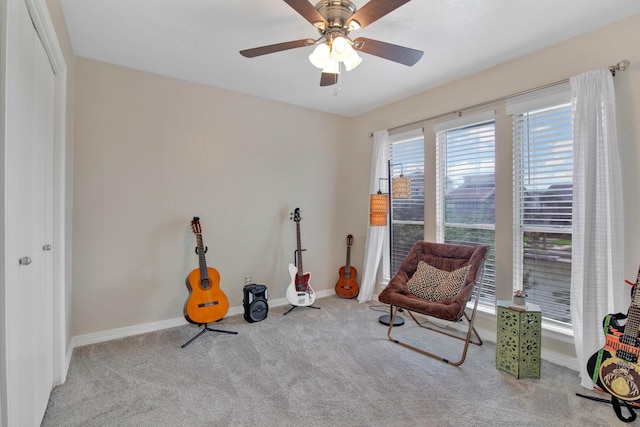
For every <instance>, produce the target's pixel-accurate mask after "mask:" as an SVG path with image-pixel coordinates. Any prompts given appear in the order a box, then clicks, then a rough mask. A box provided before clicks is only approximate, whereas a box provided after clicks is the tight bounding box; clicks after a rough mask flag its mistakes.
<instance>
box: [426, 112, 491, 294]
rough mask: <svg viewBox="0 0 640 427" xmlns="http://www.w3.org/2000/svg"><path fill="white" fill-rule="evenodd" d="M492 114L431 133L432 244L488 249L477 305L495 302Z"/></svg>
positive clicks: (481, 115)
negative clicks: (433, 179)
mask: <svg viewBox="0 0 640 427" xmlns="http://www.w3.org/2000/svg"><path fill="white" fill-rule="evenodd" d="M493 116H494V112H493V111H491V112H489V113H483V114H479V115H474V116H471V117H468V118H461V119H458V120H454V121H451V122H447V123H442V124H440V125H438V126H436V127H435V131H436V143H437V154H436V165H438V166H437V167H438V172H437V175H436V212H437V218H436V239H437V241H439V242H443V243H454V244H466V245H472V244H486V245H489V247H490V251H489V257H488V258H487V261H486V262H485V274H484V282H483V286H482V290H481V293H480V302H481V303H483V304H488V305H491V306H493V305H494V303H495V302H494V301H495V249H494V248H495V121H494V119H493Z"/></svg>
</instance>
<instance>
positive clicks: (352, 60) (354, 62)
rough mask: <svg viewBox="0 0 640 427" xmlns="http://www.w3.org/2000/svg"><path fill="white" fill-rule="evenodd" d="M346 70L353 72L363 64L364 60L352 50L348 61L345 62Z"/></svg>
mask: <svg viewBox="0 0 640 427" xmlns="http://www.w3.org/2000/svg"><path fill="white" fill-rule="evenodd" d="M343 62H344V69H345V70H347V71H351V70H353V69H354V68H356V67H357V66H358V65H360V63H361V62H362V58H360V55H358V53H357V52H356V51H355V50H353V49H351V55H349V57H348V58H347V59H345V60H344V61H343Z"/></svg>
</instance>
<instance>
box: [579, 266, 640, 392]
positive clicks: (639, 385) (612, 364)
mask: <svg viewBox="0 0 640 427" xmlns="http://www.w3.org/2000/svg"><path fill="white" fill-rule="evenodd" d="M638 282H640V270H639V271H638V277H637V279H636V283H635V285H633V289H632V291H631V292H632V301H631V306H630V307H629V311H628V312H627V315H626V316H625V315H624V314H622V313H618V314H607V315H606V316H605V318H604V320H603V322H602V323H603V328H604V334H605V339H606V341H605V345H604V347H603V348H601V349H600V350H599V351H598V352H596V353H595V354H594V355H593V356H591V358H589V360H588V361H587V372H588V373H589V376H590V377H591V379H592V380H593V382H594V383H596V384H597V385H598V387H600V388H601V389H603V390H605V391H607V392H609V393H610V394H611V396H613V397H617V398H619V399H621V400H625V401H635V400H638V399H640V365H638V355H639V354H640V342H639V341H638V331H639V329H638V328H639V327H640V292H638V289H637V288H638ZM624 319H626V322H625V323H624V325H621V323H620V322H619V321H620V320H624Z"/></svg>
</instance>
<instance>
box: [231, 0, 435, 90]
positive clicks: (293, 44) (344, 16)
mask: <svg viewBox="0 0 640 427" xmlns="http://www.w3.org/2000/svg"><path fill="white" fill-rule="evenodd" d="M409 1H410V0H370V1H369V2H368V3H366V4H365V5H364V6H362V7H361V8H360V9H357V8H356V6H355V5H354V4H353V2H351V1H349V0H321V1H319V2H318V3H317V4H316V5H315V6H313V5H312V4H311V3H309V1H308V0H284V2H285V3H287V4H288V5H289V6H291V7H292V8H293V9H294V10H295V11H296V12H298V13H299V14H300V15H302V17H303V18H305V19H306V20H307V21H309V22H310V23H311V24H312V25H313V26H314V27H316V28H317V29H318V32H320V37H319V38H318V39H311V38H309V39H301V40H294V41H289V42H284V43H276V44H272V45H267V46H261V47H256V48H253V49H245V50H241V51H240V54H241V55H242V56H244V57H247V58H254V57H256V56H261V55H266V54H269V53H275V52H281V51H283V50H289V49H295V48H299V47H305V46H313V45H316V48H315V49H314V51H313V53H311V55H309V61H311V63H312V64H313V65H314V66H316V67H318V68H320V69H322V75H321V78H320V86H330V85H333V84H336V83H337V82H338V74H339V73H340V63H342V64H343V66H344V68H345V70H347V71H350V70H352V69H354V68H355V67H357V66H358V65H359V64H360V62H362V58H360V57H359V56H358V53H357V52H364V53H368V54H370V55H375V56H378V57H380V58H384V59H388V60H390V61H394V62H398V63H400V64H404V65H407V66H412V65H414V64H415V63H416V62H418V61H419V60H420V58H422V54H423V52H422V51H420V50H415V49H410V48H408V47H403V46H398V45H395V44H391V43H386V42H381V41H378V40H373V39H368V38H365V37H358V38H357V39H355V40H351V39H350V38H349V33H350V32H351V31H355V30H358V29H361V28H364V27H366V26H367V25H369V24H371V23H373V22H375V21H377V20H378V19H380V18H382V17H383V16H385V15H386V14H388V13H390V12H393V11H394V10H396V9H397V8H399V7H400V6H402V5H403V4H405V3H408V2H409Z"/></svg>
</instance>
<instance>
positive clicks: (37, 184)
mask: <svg viewBox="0 0 640 427" xmlns="http://www.w3.org/2000/svg"><path fill="white" fill-rule="evenodd" d="M11 4H12V5H13V6H14V9H11V12H10V16H12V17H13V16H15V17H16V18H17V16H18V15H19V20H18V19H16V20H15V21H14V23H13V25H16V24H18V23H19V28H20V29H19V31H15V32H14V33H13V34H16V35H17V34H19V37H17V39H13V38H12V39H10V40H9V42H8V57H9V59H8V61H7V79H8V82H9V84H8V85H7V105H8V108H7V125H6V128H7V140H6V155H7V157H6V184H5V188H6V201H7V205H6V207H5V214H6V247H7V252H6V259H5V263H6V270H7V271H6V274H7V281H6V290H5V331H4V332H5V340H6V341H5V342H6V347H5V351H6V362H7V363H6V372H5V374H6V379H5V381H6V387H7V388H6V394H5V398H6V402H3V407H4V408H3V409H5V410H6V413H5V414H3V418H4V419H5V420H7V422H8V425H16V426H18V425H19V426H38V425H40V423H41V421H42V417H43V415H44V412H45V410H46V407H47V403H48V400H49V395H50V392H51V388H52V387H53V289H52V286H53V271H52V265H53V262H52V252H53V249H55V248H52V247H51V242H52V218H53V214H52V211H53V206H52V189H53V187H52V185H53V184H52V182H53V171H52V160H53V141H54V135H53V132H54V121H53V120H54V102H55V80H54V73H53V69H52V68H51V64H50V62H49V59H48V57H47V54H46V52H45V50H44V48H43V46H42V43H41V41H40V39H39V37H38V34H37V33H36V31H35V29H34V26H33V23H32V21H31V17H30V15H29V12H28V10H27V7H26V5H25V3H24V1H23V0H20V1H18V2H13V3H11ZM18 7H19V9H18ZM9 21H10V22H11V20H9Z"/></svg>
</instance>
